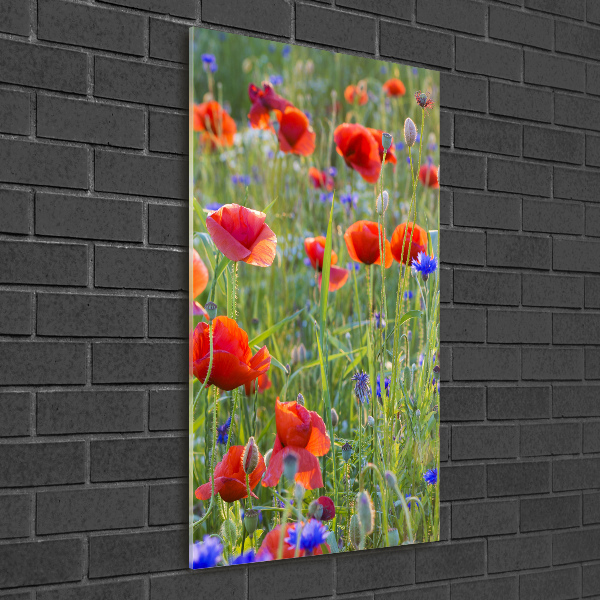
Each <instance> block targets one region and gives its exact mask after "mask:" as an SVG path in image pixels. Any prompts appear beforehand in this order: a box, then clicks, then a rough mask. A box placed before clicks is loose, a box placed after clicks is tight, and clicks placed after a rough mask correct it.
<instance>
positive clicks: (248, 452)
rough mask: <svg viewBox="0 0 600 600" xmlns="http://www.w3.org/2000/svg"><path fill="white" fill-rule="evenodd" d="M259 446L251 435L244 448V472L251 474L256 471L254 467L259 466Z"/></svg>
mask: <svg viewBox="0 0 600 600" xmlns="http://www.w3.org/2000/svg"><path fill="white" fill-rule="evenodd" d="M258 455H259V452H258V446H257V445H256V442H255V441H254V438H253V437H251V438H250V439H249V440H248V443H247V444H246V447H245V448H244V453H243V454H242V468H243V469H244V473H246V475H250V474H251V473H253V472H254V469H256V467H257V466H258Z"/></svg>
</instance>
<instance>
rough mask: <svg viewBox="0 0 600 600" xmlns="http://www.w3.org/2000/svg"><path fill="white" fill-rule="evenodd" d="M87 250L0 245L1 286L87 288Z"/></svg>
mask: <svg viewBox="0 0 600 600" xmlns="http://www.w3.org/2000/svg"><path fill="white" fill-rule="evenodd" d="M87 278H88V276H87V246H84V245H83V244H65V243H62V244H58V243H57V244H48V243H42V242H12V241H10V242H9V241H4V242H0V282H1V283H34V284H41V285H86V284H87Z"/></svg>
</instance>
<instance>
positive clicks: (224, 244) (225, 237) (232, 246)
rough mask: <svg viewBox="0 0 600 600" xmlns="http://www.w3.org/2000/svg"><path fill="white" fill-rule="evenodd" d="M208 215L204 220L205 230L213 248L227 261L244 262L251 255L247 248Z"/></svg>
mask: <svg viewBox="0 0 600 600" xmlns="http://www.w3.org/2000/svg"><path fill="white" fill-rule="evenodd" d="M211 217H212V215H209V216H208V217H207V219H206V228H207V229H208V233H209V235H210V237H211V238H212V241H213V242H214V243H215V246H216V247H217V248H218V249H219V250H220V251H221V252H222V253H223V254H224V255H225V256H226V257H227V258H228V259H229V260H233V261H238V260H244V259H245V258H248V257H249V256H250V254H251V252H250V250H248V248H245V247H244V246H242V244H240V243H239V242H238V241H237V240H236V239H235V238H234V237H233V236H232V235H231V234H230V233H229V232H228V231H227V230H226V229H224V228H223V227H221V225H219V224H218V223H217V222H216V221H215V220H214V219H212V218H211Z"/></svg>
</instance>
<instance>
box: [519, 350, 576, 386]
mask: <svg viewBox="0 0 600 600" xmlns="http://www.w3.org/2000/svg"><path fill="white" fill-rule="evenodd" d="M522 356H523V373H522V376H523V379H534V380H538V381H539V380H557V381H558V380H572V379H583V348H556V347H554V348H523V350H522Z"/></svg>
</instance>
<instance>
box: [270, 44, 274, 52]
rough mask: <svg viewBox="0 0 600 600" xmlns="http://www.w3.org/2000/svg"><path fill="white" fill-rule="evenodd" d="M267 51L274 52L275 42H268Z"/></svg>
mask: <svg viewBox="0 0 600 600" xmlns="http://www.w3.org/2000/svg"><path fill="white" fill-rule="evenodd" d="M269 52H275V44H269Z"/></svg>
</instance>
